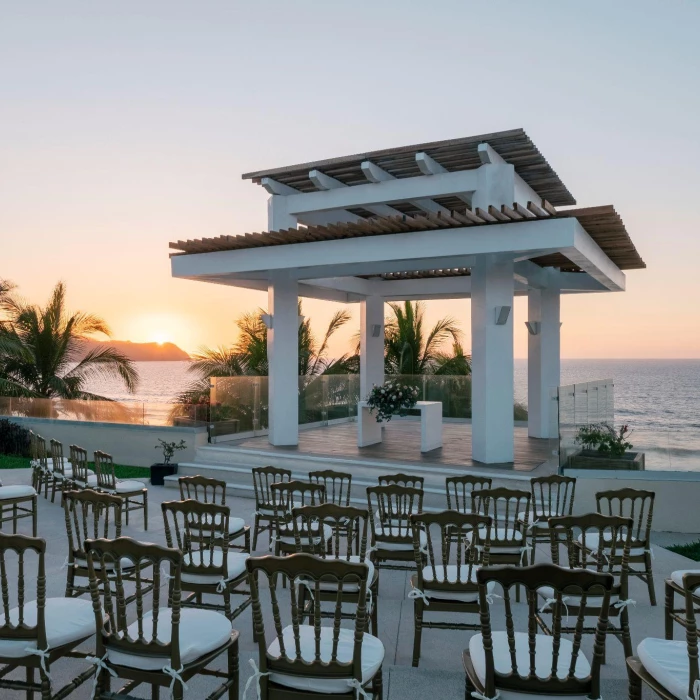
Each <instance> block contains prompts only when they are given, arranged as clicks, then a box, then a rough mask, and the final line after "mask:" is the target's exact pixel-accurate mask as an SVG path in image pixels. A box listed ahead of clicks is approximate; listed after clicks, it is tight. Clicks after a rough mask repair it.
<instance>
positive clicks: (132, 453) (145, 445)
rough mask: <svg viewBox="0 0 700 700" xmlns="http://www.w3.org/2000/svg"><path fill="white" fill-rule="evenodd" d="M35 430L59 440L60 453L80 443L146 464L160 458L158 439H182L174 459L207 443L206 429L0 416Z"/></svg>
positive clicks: (123, 459) (120, 461)
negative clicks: (185, 445)
mask: <svg viewBox="0 0 700 700" xmlns="http://www.w3.org/2000/svg"><path fill="white" fill-rule="evenodd" d="M0 417H2V418H7V419H8V420H11V421H12V422H13V423H17V424H19V425H21V426H23V427H25V428H28V429H30V430H33V431H34V432H35V433H38V434H39V435H41V436H42V437H43V438H45V439H46V441H47V442H48V441H49V440H50V439H51V438H53V439H54V440H58V441H59V442H62V443H63V448H64V453H65V454H68V446H69V445H80V446H81V447H83V448H84V449H86V450H87V451H88V454H89V455H90V456H92V453H93V452H94V451H95V450H102V451H103V452H107V453H109V454H111V455H112V456H113V457H114V461H115V462H116V463H117V464H128V465H131V466H134V467H148V466H150V465H151V464H153V463H154V462H158V461H160V457H159V453H158V452H156V450H155V447H156V445H157V444H158V439H159V438H160V439H162V440H166V441H167V442H179V441H180V440H184V441H185V442H186V443H187V449H185V450H182V451H181V452H178V453H177V454H176V456H175V459H176V460H178V459H181V460H182V461H191V460H193V459H194V456H195V452H196V450H197V447H200V446H202V445H205V444H207V431H206V428H192V427H181V426H163V425H133V424H131V423H91V422H89V421H73V420H55V419H53V418H29V417H25V416H0Z"/></svg>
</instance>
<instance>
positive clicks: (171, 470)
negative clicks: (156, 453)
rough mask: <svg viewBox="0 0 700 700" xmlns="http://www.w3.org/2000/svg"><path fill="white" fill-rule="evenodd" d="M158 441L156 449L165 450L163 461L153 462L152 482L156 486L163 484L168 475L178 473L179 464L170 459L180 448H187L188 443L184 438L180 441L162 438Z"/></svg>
mask: <svg viewBox="0 0 700 700" xmlns="http://www.w3.org/2000/svg"><path fill="white" fill-rule="evenodd" d="M158 443H159V444H158V445H156V447H155V449H156V450H162V451H163V461H162V462H159V463H157V464H151V484H153V485H154V486H163V484H165V477H166V476H170V475H171V474H177V464H171V463H170V460H171V459H172V458H173V456H174V455H175V453H176V452H177V451H178V450H184V449H186V447H187V443H186V442H185V441H184V440H180V442H166V441H165V440H161V439H160V438H159V439H158Z"/></svg>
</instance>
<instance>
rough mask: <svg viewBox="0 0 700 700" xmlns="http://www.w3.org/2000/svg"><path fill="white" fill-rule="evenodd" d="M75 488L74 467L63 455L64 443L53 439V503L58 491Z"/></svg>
mask: <svg viewBox="0 0 700 700" xmlns="http://www.w3.org/2000/svg"><path fill="white" fill-rule="evenodd" d="M72 488H73V469H72V468H71V465H70V462H69V461H68V460H67V459H66V458H65V457H64V456H63V445H62V444H61V443H60V442H59V441H58V440H51V503H53V502H54V500H55V498H56V491H60V492H61V493H63V492H64V491H68V490H69V489H72Z"/></svg>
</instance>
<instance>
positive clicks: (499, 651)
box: [463, 564, 613, 700]
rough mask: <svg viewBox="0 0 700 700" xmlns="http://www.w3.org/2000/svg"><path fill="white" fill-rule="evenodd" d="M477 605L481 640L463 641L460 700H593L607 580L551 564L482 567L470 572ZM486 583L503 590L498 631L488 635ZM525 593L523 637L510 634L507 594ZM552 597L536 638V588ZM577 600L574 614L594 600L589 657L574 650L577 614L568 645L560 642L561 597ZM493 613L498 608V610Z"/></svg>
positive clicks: (577, 638)
mask: <svg viewBox="0 0 700 700" xmlns="http://www.w3.org/2000/svg"><path fill="white" fill-rule="evenodd" d="M476 578H477V581H478V583H479V604H480V606H481V621H482V625H481V627H482V629H481V634H475V635H474V636H473V637H471V639H470V640H469V648H468V650H465V652H464V654H463V662H464V670H465V674H466V676H465V692H464V697H465V700H472V694H473V693H475V694H476V695H474V697H480V698H497V697H499V696H501V695H503V696H504V697H521V694H522V697H533V698H535V697H548V696H555V697H557V698H561V697H567V698H572V700H573V699H574V698H578V699H580V700H583V698H600V666H601V664H602V662H603V659H602V654H603V644H604V638H605V630H606V628H607V622H608V620H607V618H608V609H609V605H610V591H611V588H612V586H613V577H612V576H611V575H610V574H604V573H598V572H596V571H587V570H580V571H570V570H568V569H562V568H561V567H558V566H555V565H554V564H537V565H535V566H528V567H514V566H499V567H485V568H483V569H480V570H479V571H478V572H477V574H476ZM489 584H496V585H497V586H499V587H500V588H502V590H503V599H504V604H505V631H493V629H492V622H491V618H492V615H493V614H495V611H496V607H495V606H491V605H489V589H488V586H489ZM513 586H515V587H516V590H518V591H519V590H520V588H521V587H524V588H525V600H526V603H527V607H528V624H527V632H517V631H516V630H515V624H514V622H513V604H512V601H511V589H512V588H513ZM543 586H547V587H548V588H549V589H551V590H552V591H553V595H552V597H553V598H554V602H553V606H554V615H553V630H552V635H551V636H550V635H544V634H537V622H536V615H537V610H538V605H539V600H540V597H539V590H540V589H541V588H542V587H543ZM571 595H576V596H580V599H581V601H582V611H583V610H584V609H585V608H586V599H587V598H588V597H592V596H594V597H599V598H602V602H601V605H600V607H599V613H598V615H599V617H598V624H597V626H596V635H595V644H594V647H593V658H592V661H589V660H588V659H587V658H586V656H585V655H584V653H583V651H582V650H581V640H582V636H583V633H582V632H581V628H582V627H583V625H584V620H583V612H581V613H580V614H579V619H578V621H577V623H576V625H574V627H575V630H576V631H575V632H574V638H573V640H571V639H568V638H566V637H563V636H562V630H561V620H562V615H563V614H564V611H565V607H564V606H565V603H564V599H565V598H566V597H568V596H571ZM499 608H500V606H499Z"/></svg>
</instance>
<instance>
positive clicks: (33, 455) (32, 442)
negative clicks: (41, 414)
mask: <svg viewBox="0 0 700 700" xmlns="http://www.w3.org/2000/svg"><path fill="white" fill-rule="evenodd" d="M36 438H37V435H36V433H35V432H34V431H33V430H30V431H29V457H30V459H31V460H32V462H36V461H38V460H39V449H38V447H37V444H36Z"/></svg>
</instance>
